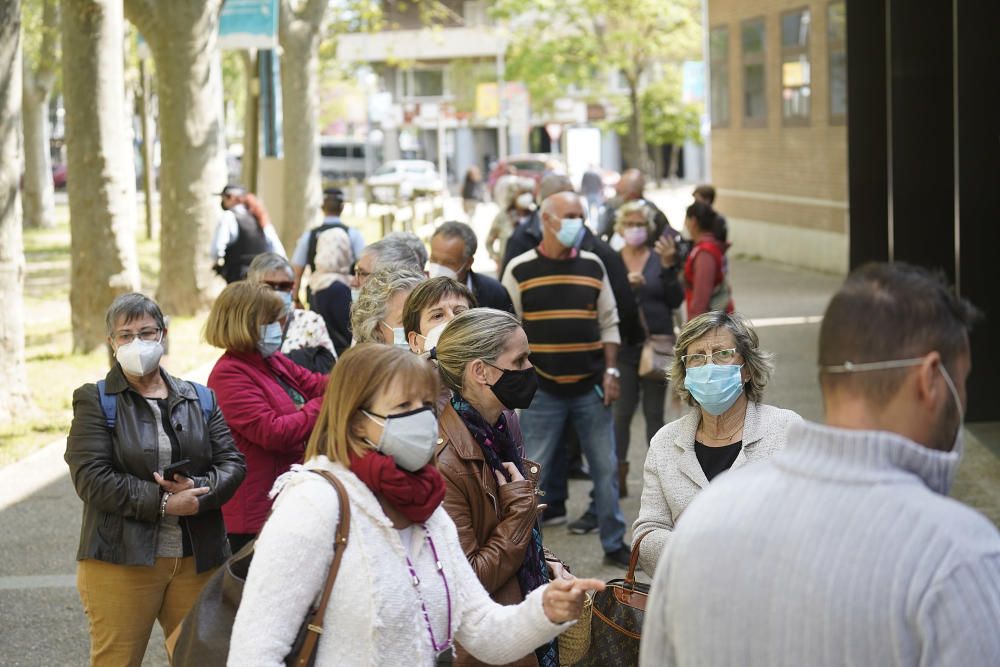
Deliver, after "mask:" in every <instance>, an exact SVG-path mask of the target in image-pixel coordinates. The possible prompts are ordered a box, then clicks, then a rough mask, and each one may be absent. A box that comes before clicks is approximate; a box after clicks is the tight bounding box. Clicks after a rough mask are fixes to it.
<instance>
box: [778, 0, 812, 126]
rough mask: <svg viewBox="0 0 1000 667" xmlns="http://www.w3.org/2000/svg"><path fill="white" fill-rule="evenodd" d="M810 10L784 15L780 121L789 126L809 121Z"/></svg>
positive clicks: (782, 26) (810, 90)
mask: <svg viewBox="0 0 1000 667" xmlns="http://www.w3.org/2000/svg"><path fill="white" fill-rule="evenodd" d="M811 19H812V17H811V15H810V12H809V10H808V9H797V10H794V11H791V12H786V13H784V14H782V15H781V117H782V118H783V119H784V120H785V121H786V122H787V121H791V122H792V123H803V122H808V120H809V98H810V97H811V95H812V88H811V84H812V71H811V69H812V68H811V66H810V62H809V24H810V22H811Z"/></svg>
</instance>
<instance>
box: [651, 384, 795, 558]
mask: <svg viewBox="0 0 1000 667" xmlns="http://www.w3.org/2000/svg"><path fill="white" fill-rule="evenodd" d="M801 421H802V417H800V416H799V415H798V414H796V413H794V412H792V411H791V410H782V409H781V408H774V407H771V406H770V405H762V404H760V403H754V402H752V401H751V402H748V403H747V413H746V417H744V420H743V447H742V449H740V453H739V454H738V455H737V456H736V461H734V462H733V466H732V468H730V470H736V469H738V468H741V467H743V466H745V465H746V464H747V463H752V462H753V461H758V460H761V459H766V458H768V457H769V456H771V455H772V454H774V453H775V452H777V451H778V450H780V449H782V448H783V447H784V446H785V441H786V434H787V432H788V427H789V425H791V424H793V423H800V422H801ZM699 423H701V411H700V410H698V409H697V408H695V409H694V410H692V411H691V412H689V413H688V414H686V415H684V416H683V417H681V418H680V419H677V420H675V421H672V422H670V423H669V424H667V425H666V426H664V427H663V428H661V429H660V430H659V431H657V432H656V435H654V436H653V441H652V442H650V443H649V451H648V452H647V453H646V465H645V467H644V469H643V474H642V500H641V501H640V503H639V518H637V519H636V520H635V523H634V524H633V525H632V535H633V538H632V540H633V544H634V543H635V540H636V539H638V538H639V537H640V536H642V535H646V534H647V533H648V534H649V535H648V537H646V538H645V539H643V541H642V546H641V547H640V548H639V564H640V565H641V566H642V569H643V570H644V571H645V572H647V573H648V574H649V576H653V572H654V571H655V570H656V563H657V561H659V559H660V557H661V556H662V555H663V554H664V553H665V552H666V550H667V548H668V547H669V546H670V541H671V538H672V537H673V530H674V526H676V525H677V520H678V519H679V518H680V516H681V513H682V512H683V511H684V510H685V509H686V508H687V506H688V505H689V504H690V503H691V501H692V500H694V497H695V495H697V493H698V492H699V491H701V490H702V489H704V488H705V487H706V486H708V477H706V476H705V471H704V470H702V469H701V464H700V463H699V462H698V455H697V454H696V453H695V449H694V437H695V434H696V433H697V431H698V424H699Z"/></svg>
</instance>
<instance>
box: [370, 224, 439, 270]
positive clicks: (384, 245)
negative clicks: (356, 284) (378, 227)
mask: <svg viewBox="0 0 1000 667" xmlns="http://www.w3.org/2000/svg"><path fill="white" fill-rule="evenodd" d="M364 251H365V252H366V253H367V252H371V253H375V264H374V266H373V267H372V270H373V271H378V270H379V269H382V268H385V267H387V266H390V265H397V264H402V265H405V266H408V267H410V268H413V269H415V270H417V271H423V270H424V266H425V265H426V264H427V248H426V247H425V246H424V242H423V241H421V240H420V238H419V237H418V236H417V235H416V234H414V233H413V232H392V233H391V234H387V235H386V236H385V237H384V238H382V239H381V240H379V241H376V242H375V243H372V244H371V245H369V246H368V247H367V248H365V250H364Z"/></svg>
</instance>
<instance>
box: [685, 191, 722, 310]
mask: <svg viewBox="0 0 1000 667" xmlns="http://www.w3.org/2000/svg"><path fill="white" fill-rule="evenodd" d="M715 218H716V216H715V211H714V210H712V207H711V206H709V205H708V204H703V203H701V202H695V203H693V204H691V205H690V206H688V207H687V212H686V213H685V218H684V227H685V229H687V232H688V235H689V236H690V237H691V240H692V241H693V243H694V245H693V247H692V248H691V252H690V253H689V254H688V256H687V260H686V261H685V262H684V300H685V302H686V304H687V317H688V319H689V320H692V319H694V318H696V317H698V316H699V315H701V314H702V313H707V312H708V311H711V310H721V311H725V312H727V313H731V312H733V298H732V290H731V288H730V287H729V280H728V278H727V276H726V274H727V270H726V268H727V265H726V250H727V249H728V248H727V246H726V245H725V244H723V243H721V242H720V241H719V240H718V239H717V238H715V227H716V220H715Z"/></svg>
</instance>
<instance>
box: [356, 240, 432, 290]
mask: <svg viewBox="0 0 1000 667" xmlns="http://www.w3.org/2000/svg"><path fill="white" fill-rule="evenodd" d="M397 265H405V266H406V267H407V268H410V269H413V270H414V271H418V272H421V273H422V272H423V271H424V267H425V266H426V265H427V248H426V247H424V242H423V241H421V240H420V238H419V237H418V236H417V235H416V234H414V233H413V232H391V233H389V234H386V235H385V236H384V237H383V238H381V239H379V240H378V241H376V242H375V243H372V244H370V245H368V246H365V248H364V250H362V251H361V255H360V256H359V257H358V261H357V262H356V263H355V265H354V280H353V282H352V285H351V288H352V290H360V289H361V288H362V287H364V285H365V282H366V281H367V280H368V277H369V276H371V274H372V273H374V272H375V271H377V270H379V269H381V268H384V267H388V266H397ZM356 296H357V295H356V294H355V293H354V292H353V291H352V298H354V297H356Z"/></svg>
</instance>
